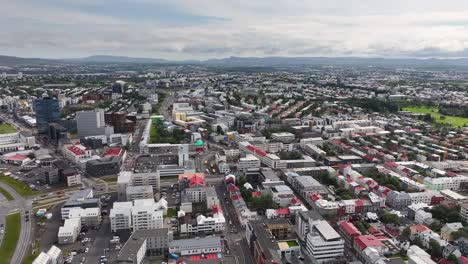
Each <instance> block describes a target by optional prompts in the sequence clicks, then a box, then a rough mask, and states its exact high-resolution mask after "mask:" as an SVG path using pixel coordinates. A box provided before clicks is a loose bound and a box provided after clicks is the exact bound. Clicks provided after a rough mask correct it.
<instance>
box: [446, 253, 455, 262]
mask: <svg viewBox="0 0 468 264" xmlns="http://www.w3.org/2000/svg"><path fill="white" fill-rule="evenodd" d="M447 260H448V261H451V262H452V263H453V264H457V263H458V258H457V256H455V255H454V254H450V256H448V258H447Z"/></svg>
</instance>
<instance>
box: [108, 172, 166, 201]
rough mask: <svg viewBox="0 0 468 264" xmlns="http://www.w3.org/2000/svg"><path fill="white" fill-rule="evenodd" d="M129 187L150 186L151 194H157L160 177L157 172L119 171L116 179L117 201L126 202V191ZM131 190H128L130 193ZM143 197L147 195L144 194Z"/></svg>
mask: <svg viewBox="0 0 468 264" xmlns="http://www.w3.org/2000/svg"><path fill="white" fill-rule="evenodd" d="M131 186H151V187H152V189H153V194H154V193H156V192H159V188H160V176H159V174H158V173H157V172H144V173H135V172H132V171H121V172H120V173H119V177H118V178H117V195H118V200H119V201H126V199H127V189H128V187H131ZM132 191H133V190H130V193H132ZM145 195H148V193H147V194H145Z"/></svg>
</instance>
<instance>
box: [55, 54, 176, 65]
mask: <svg viewBox="0 0 468 264" xmlns="http://www.w3.org/2000/svg"><path fill="white" fill-rule="evenodd" d="M61 61H64V62H74V63H140V64H153V63H154V64H158V63H169V62H170V61H168V60H164V59H150V58H133V57H126V56H110V55H93V56H89V57H85V58H77V59H62V60H61Z"/></svg>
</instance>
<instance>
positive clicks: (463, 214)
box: [460, 203, 468, 223]
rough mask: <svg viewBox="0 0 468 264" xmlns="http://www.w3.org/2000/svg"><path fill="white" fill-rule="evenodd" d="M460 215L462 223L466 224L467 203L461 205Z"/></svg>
mask: <svg viewBox="0 0 468 264" xmlns="http://www.w3.org/2000/svg"><path fill="white" fill-rule="evenodd" d="M460 215H461V217H462V220H463V222H465V223H468V203H464V204H462V205H461V209H460Z"/></svg>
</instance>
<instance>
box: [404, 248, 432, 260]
mask: <svg viewBox="0 0 468 264" xmlns="http://www.w3.org/2000/svg"><path fill="white" fill-rule="evenodd" d="M406 254H407V255H408V264H436V262H434V261H432V259H431V255H429V253H427V252H426V251H425V250H424V249H421V248H420V247H418V246H416V245H412V246H410V247H409V248H408V251H407V253H406Z"/></svg>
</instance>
